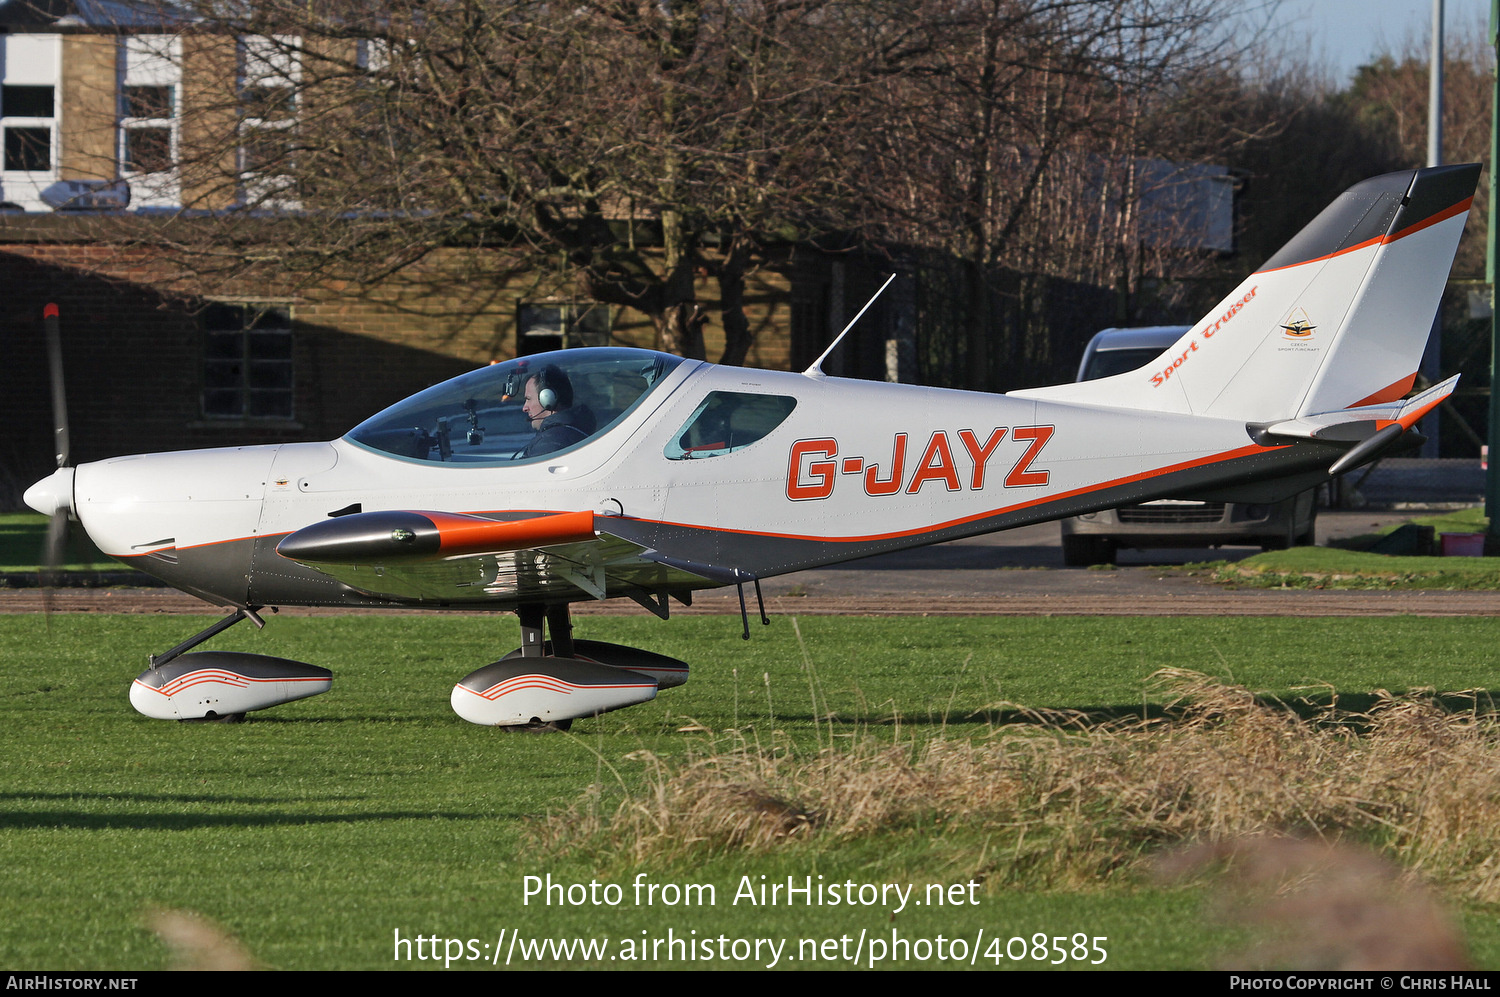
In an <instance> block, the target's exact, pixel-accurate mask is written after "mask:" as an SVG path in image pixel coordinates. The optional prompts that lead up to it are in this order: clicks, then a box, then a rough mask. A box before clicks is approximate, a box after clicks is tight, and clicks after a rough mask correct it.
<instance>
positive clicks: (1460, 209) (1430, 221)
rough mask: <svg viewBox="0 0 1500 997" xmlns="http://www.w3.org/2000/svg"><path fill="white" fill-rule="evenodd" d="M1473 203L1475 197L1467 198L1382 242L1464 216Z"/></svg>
mask: <svg viewBox="0 0 1500 997" xmlns="http://www.w3.org/2000/svg"><path fill="white" fill-rule="evenodd" d="M1473 203H1474V198H1473V197H1468V198H1465V199H1464V200H1462V201H1459V202H1458V203H1457V204H1451V205H1449V206H1448V207H1446V208H1444V209H1443V210H1442V211H1439V212H1437V213H1436V214H1431V215H1428V216H1427V217H1426V218H1424V219H1422V220H1421V221H1419V222H1413V223H1412V224H1411V225H1408V226H1406V228H1404V229H1402V230H1401V231H1399V232H1396V233H1393V234H1391V235H1388V236H1386V237H1385V238H1383V239H1381V240H1380V241H1381V242H1395V241H1396V240H1397V239H1404V238H1406V237H1407V236H1409V235H1411V234H1412V233H1413V232H1420V231H1422V229H1424V228H1427V227H1428V226H1429V225H1436V224H1437V223H1438V222H1443V221H1447V220H1448V219H1449V218H1452V217H1454V216H1455V215H1461V214H1463V213H1464V212H1465V211H1468V210H1469V206H1470V205H1471V204H1473Z"/></svg>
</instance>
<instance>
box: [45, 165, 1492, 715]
mask: <svg viewBox="0 0 1500 997" xmlns="http://www.w3.org/2000/svg"><path fill="white" fill-rule="evenodd" d="M1478 175H1479V166H1477V165H1468V166H1447V167H1437V168H1433V169H1425V170H1416V171H1407V172H1402V173H1392V174H1388V175H1385V176H1380V177H1376V178H1374V179H1371V180H1366V181H1364V182H1363V183H1360V184H1357V185H1355V186H1354V187H1351V188H1350V189H1349V190H1348V191H1346V192H1345V193H1344V194H1343V195H1341V196H1340V197H1339V198H1338V199H1337V200H1336V201H1335V202H1334V203H1333V204H1332V205H1330V206H1329V207H1328V208H1327V209H1326V210H1324V211H1323V212H1322V213H1321V214H1320V215H1319V216H1318V217H1317V218H1316V219H1315V220H1314V221H1312V222H1311V223H1310V224H1309V225H1308V226H1307V227H1306V228H1304V229H1303V230H1302V231H1301V233H1299V234H1298V235H1297V236H1296V237H1295V238H1294V239H1292V241H1291V242H1289V243H1287V245H1286V246H1285V247H1283V248H1282V249H1281V250H1280V251H1279V252H1278V253H1277V254H1276V255H1275V256H1273V257H1272V258H1271V259H1270V260H1269V261H1268V262H1267V263H1266V264H1265V265H1264V266H1263V267H1261V268H1260V269H1259V270H1257V271H1256V272H1255V273H1253V274H1252V275H1251V276H1250V277H1249V278H1247V279H1246V280H1245V281H1244V283H1242V284H1241V285H1240V286H1239V287H1237V288H1236V289H1235V290H1234V291H1233V292H1232V293H1231V294H1230V295H1229V296H1228V297H1227V298H1225V299H1224V301H1223V302H1221V303H1220V304H1219V306H1218V307H1216V308H1215V309H1214V310H1213V311H1212V312H1210V313H1209V314H1208V315H1206V316H1204V317H1203V318H1202V319H1200V320H1199V321H1198V322H1197V323H1196V324H1195V325H1193V326H1192V327H1191V329H1190V330H1189V331H1188V332H1187V333H1185V334H1184V335H1183V336H1182V338H1181V339H1180V340H1179V341H1178V342H1177V343H1176V344H1175V345H1174V346H1172V347H1171V348H1170V349H1169V350H1167V351H1166V352H1165V353H1163V354H1162V355H1161V356H1160V357H1158V358H1157V359H1156V360H1154V361H1153V362H1152V363H1150V364H1149V365H1147V366H1145V367H1143V368H1141V369H1140V370H1137V371H1133V372H1131V373H1127V374H1120V375H1118V376H1114V377H1109V378H1105V379H1102V380H1095V381H1087V382H1082V383H1070V384H1065V385H1059V386H1056V387H1048V388H1037V389H1031V390H1025V391H1014V392H1011V393H1010V394H1008V395H999V394H986V393H982V392H971V391H954V390H946V389H938V388H928V387H919V386H915V385H906V384H884V383H876V382H869V381H858V380H843V379H838V378H832V377H827V376H825V375H824V374H823V372H822V370H821V363H822V359H823V358H820V359H819V361H818V362H817V363H815V364H813V366H812V367H811V368H809V369H808V370H806V371H803V372H801V373H793V372H782V371H769V370H749V369H744V368H737V367H722V366H715V365H712V364H707V363H702V362H699V361H694V360H685V359H682V358H680V357H675V356H668V355H665V354H660V353H652V352H647V351H642V350H633V349H615V348H605V349H579V350H568V351H564V352H560V353H552V354H544V355H539V356H529V357H524V358H521V359H517V360H512V361H509V362H506V363H500V364H495V365H492V366H489V367H485V368H482V369H479V370H475V371H473V372H471V373H468V374H464V375H462V376H460V377H457V378H454V379H453V380H450V381H447V382H444V383H442V384H439V385H436V386H434V387H431V388H428V389H427V390H425V391H423V392H421V393H419V394H417V395H414V396H412V397H411V398H408V399H406V400H405V401H402V402H400V403H398V404H396V405H394V406H392V407H391V408H388V409H386V410H385V411H383V412H381V413H379V414H378V415H375V416H374V417H372V418H370V419H368V420H367V421H365V422H364V423H362V424H360V425H359V426H357V427H355V428H354V429H353V430H352V431H351V432H350V433H349V434H348V435H347V436H345V437H343V438H342V439H339V440H335V441H333V442H331V443H289V444H284V445H280V446H254V447H233V448H227V449H219V450H206V451H187V452H178V453H158V454H147V455H141V456H131V457H117V458H114V459H111V460H103V461H98V462H95V463H88V464H83V465H80V466H78V467H76V468H75V467H69V466H66V465H67V454H66V449H67V448H66V445H65V444H63V443H60V445H59V451H60V453H59V465H60V466H59V469H58V470H57V471H56V472H55V473H54V474H53V475H51V476H50V477H48V478H46V479H44V480H42V481H40V482H38V483H37V484H35V485H33V486H32V488H31V489H30V490H29V491H28V492H27V493H26V501H27V503H28V504H29V505H31V506H32V507H33V508H35V509H38V510H40V511H42V512H44V513H47V514H49V515H53V516H54V520H55V521H60V520H62V518H63V517H64V516H71V517H72V518H75V519H77V520H78V521H80V522H81V523H82V524H83V526H84V528H85V529H86V530H87V531H88V534H89V536H90V537H91V538H92V539H93V540H94V542H95V543H96V544H97V545H98V546H99V548H100V549H101V550H103V551H104V552H105V553H107V554H109V555H111V556H112V557H115V558H118V559H119V560H121V561H123V562H125V563H127V564H130V565H133V566H135V567H137V568H140V569H141V570H143V571H145V572H147V573H149V574H152V575H155V576H156V577H158V578H160V579H162V580H164V581H166V582H168V583H169V584H171V585H174V586H176V587H178V588H180V589H182V590H184V591H186V592H189V593H192V594H193V595H196V596H199V597H201V598H203V599H205V600H207V601H209V602H211V603H215V604H218V605H221V606H225V607H232V609H233V612H232V613H230V615H228V616H227V617H225V619H223V620H222V621H220V622H219V623H218V624H216V625H215V626H213V627H210V628H209V629H208V630H205V631H204V632H203V633H201V634H198V635H196V636H194V637H193V638H191V639H189V640H188V641H186V642H184V643H183V644H181V645H179V646H178V647H175V648H173V649H171V650H170V651H168V652H166V653H164V654H162V655H158V656H155V657H153V658H152V659H151V667H150V668H148V669H147V670H146V671H145V672H144V673H142V674H141V676H140V677H139V678H137V679H136V681H135V683H134V685H133V687H132V690H131V702H132V703H133V704H134V705H135V706H136V708H137V709H139V710H140V711H141V712H142V713H144V714H146V715H148V716H152V717H160V718H169V719H200V718H226V717H235V716H238V715H240V714H243V713H244V712H246V711H249V710H256V709H262V708H265V707H268V706H274V705H276V704H278V703H284V702H289V701H291V700H294V699H299V698H302V697H304V696H308V695H313V694H315V693H317V692H321V691H323V690H325V689H327V688H328V686H329V681H330V673H329V672H328V671H327V670H325V669H322V668H318V667H316V666H312V665H307V664H303V663H300V662H295V661H288V660H286V659H282V658H273V657H269V656H266V655H257V654H244V653H236V652H197V653H190V654H189V653H183V652H185V651H187V650H189V649H190V648H192V647H194V646H196V645H197V644H200V643H202V642H203V641H205V640H207V639H208V638H209V637H212V636H214V635H215V634H217V633H219V632H220V631H222V630H223V629H225V628H226V627H228V626H230V625H232V624H233V623H235V622H238V621H239V620H242V619H245V618H250V619H252V620H254V621H255V622H256V623H257V624H259V623H260V618H259V616H258V610H260V609H261V608H263V607H266V606H281V605H294V606H350V607H388V608H402V609H404V608H412V607H422V608H437V609H464V610H471V609H495V610H513V611H515V612H516V613H517V615H518V616H519V617H520V624H521V647H520V648H519V650H517V651H514V652H512V653H511V654H510V655H507V656H506V657H505V658H502V659H501V660H500V661H497V662H495V663H493V664H490V665H486V666H484V667H482V668H480V669H478V670H477V671H475V672H473V673H472V674H470V675H469V676H467V677H466V678H464V679H463V680H461V681H460V682H459V683H458V684H457V685H456V686H455V687H454V689H453V693H452V704H453V708H454V710H455V711H456V712H457V713H458V715H459V716H461V717H463V718H464V719H466V720H470V721H473V722H474V723H478V724H488V725H496V726H502V727H523V728H524V727H530V728H542V729H546V728H561V727H566V726H567V725H568V724H569V723H570V722H571V721H572V720H573V719H574V718H577V717H585V716H591V715H595V714H598V713H602V712H605V711H607V710H613V709H619V708H621V707H624V706H629V705H633V704H636V703H640V702H644V701H646V700H649V699H652V698H653V697H654V696H655V695H656V693H657V690H658V689H659V688H662V687H669V686H672V685H677V684H680V683H681V682H683V681H685V680H686V677H687V666H686V665H685V664H683V663H682V662H680V661H677V660H675V659H672V658H668V657H665V656H663V655H659V654H654V653H652V652H649V651H642V650H637V649H634V648H628V647H621V646H618V645H613V644H606V643H603V642H599V641H588V640H582V639H574V637H573V635H572V626H571V623H570V619H569V606H570V604H572V603H574V602H579V601H584V600H593V599H610V598H617V597H627V598H630V599H633V600H635V601H636V602H638V603H640V604H641V605H642V606H644V607H646V608H647V609H649V610H651V611H652V612H653V613H655V614H657V615H658V616H660V617H662V618H663V619H665V618H666V617H667V615H668V610H669V604H670V601H671V600H677V601H679V602H681V603H689V602H690V601H691V599H692V593H693V592H694V590H697V589H704V588H713V587H717V586H724V585H737V586H740V597H741V608H742V615H743V607H744V589H743V585H744V584H745V583H747V582H750V583H755V585H756V590H757V594H758V591H759V584H758V583H759V580H760V579H762V578H767V577H770V576H773V575H780V574H784V573H787V572H792V571H797V570H800V569H803V568H812V567H816V566H819V565H826V564H831V563H834V562H839V561H848V560H852V559H854V558H859V557H865V556H867V555H870V554H876V553H880V552H884V551H892V550H899V549H902V548H907V547H916V546H921V545H924V544H931V543H938V542H941V541H945V540H953V539H957V538H960V537H968V536H974V535H976V534H982V533H988V532H991V531H995V530H1003V529H1008V528H1010V527H1014V526H1021V525H1024V524H1028V523H1036V522H1040V521H1044V520H1051V519H1057V518H1060V517H1064V516H1073V515H1077V514H1079V513H1082V512H1087V511H1090V510H1097V509H1104V508H1109V507H1112V506H1118V505H1122V504H1127V503H1138V502H1144V501H1148V500H1151V499H1157V498H1163V497H1173V498H1223V499H1226V500H1229V499H1238V500H1241V501H1270V500H1273V499H1277V498H1281V497H1285V496H1288V495H1292V494H1294V493H1296V492H1299V491H1301V490H1303V489H1306V488H1308V487H1311V486H1312V485H1314V484H1316V483H1318V482H1321V481H1324V480H1327V478H1328V477H1329V476H1330V475H1333V474H1338V473H1340V472H1342V471H1345V470H1348V469H1350V468H1352V467H1355V466H1357V465H1359V464H1362V463H1365V462H1367V461H1369V460H1372V459H1374V458H1375V457H1376V456H1378V455H1379V454H1380V453H1381V452H1383V451H1384V450H1385V449H1386V448H1388V447H1389V446H1390V445H1391V444H1393V443H1394V442H1395V441H1396V439H1397V438H1398V437H1400V436H1401V435H1402V434H1404V433H1406V432H1407V431H1409V430H1410V429H1411V428H1412V426H1413V424H1414V423H1415V422H1416V421H1417V420H1418V419H1420V418H1421V417H1422V416H1423V415H1424V414H1426V413H1427V412H1429V411H1430V410H1431V409H1432V408H1433V407H1434V406H1436V405H1437V404H1438V403H1440V402H1441V401H1442V400H1443V399H1444V398H1446V397H1447V396H1448V395H1449V394H1450V393H1451V392H1452V391H1453V388H1454V386H1455V383H1456V381H1457V380H1458V379H1457V377H1454V378H1451V379H1449V380H1447V381H1444V382H1443V383H1441V384H1438V385H1435V386H1433V387H1430V388H1428V389H1427V390H1425V391H1422V392H1421V393H1419V394H1417V395H1415V396H1414V397H1406V396H1407V395H1408V394H1409V392H1410V391H1411V389H1412V387H1413V384H1414V380H1415V376H1416V375H1415V372H1416V370H1417V365H1418V362H1419V360H1420V358H1421V355H1422V351H1423V348H1424V345H1425V344H1426V341H1427V337H1428V331H1429V329H1430V327H1431V325H1432V318H1433V315H1434V313H1435V311H1436V309H1437V306H1438V301H1439V297H1440V295H1441V293H1442V290H1443V286H1444V283H1445V281H1446V278H1447V274H1448V268H1449V266H1450V265H1451V261H1452V259H1453V254H1454V252H1455V250H1456V248H1457V246H1458V240H1459V236H1460V234H1461V232H1462V231H1463V226H1464V220H1465V218H1466V216H1467V213H1468V209H1469V206H1470V203H1471V201H1472V198H1473V191H1474V186H1475V183H1476V181H1477V179H1478ZM867 307H868V306H867ZM856 321H857V319H856ZM53 325H54V328H55V320H54V323H53ZM851 325H852V323H851ZM845 331H846V332H847V329H846V330H845ZM831 349H832V347H830V350H831ZM824 356H825V357H826V356H827V354H826V353H825V354H824ZM56 380H57V377H56V376H55V377H54V381H55V383H56ZM59 438H60V440H65V438H66V426H65V422H60V425H59ZM762 618H764V613H763V612H762ZM547 633H549V634H550V637H551V639H550V640H546V639H544V635H545V634H547ZM746 635H747V636H748V625H747V626H746Z"/></svg>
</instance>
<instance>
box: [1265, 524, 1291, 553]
mask: <svg viewBox="0 0 1500 997" xmlns="http://www.w3.org/2000/svg"><path fill="white" fill-rule="evenodd" d="M1296 529H1297V524H1296V523H1289V524H1287V528H1286V535H1285V536H1281V537H1266V538H1264V539H1263V540H1261V542H1260V549H1261V550H1286V549H1287V548H1288V547H1293V546H1296V543H1297V534H1296V532H1295V531H1296Z"/></svg>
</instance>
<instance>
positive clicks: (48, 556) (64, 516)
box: [41, 509, 68, 630]
mask: <svg viewBox="0 0 1500 997" xmlns="http://www.w3.org/2000/svg"><path fill="white" fill-rule="evenodd" d="M67 558H68V510H67V509H58V510H57V511H56V512H54V513H53V514H52V518H51V519H49V520H48V521H47V541H46V544H45V546H44V547H43V549H42V579H41V581H42V614H43V615H44V616H46V617H47V628H48V629H49V630H50V629H51V628H52V590H53V589H54V588H55V587H56V586H57V582H58V576H59V573H60V571H61V569H62V566H63V565H64V564H65V563H67Z"/></svg>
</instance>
